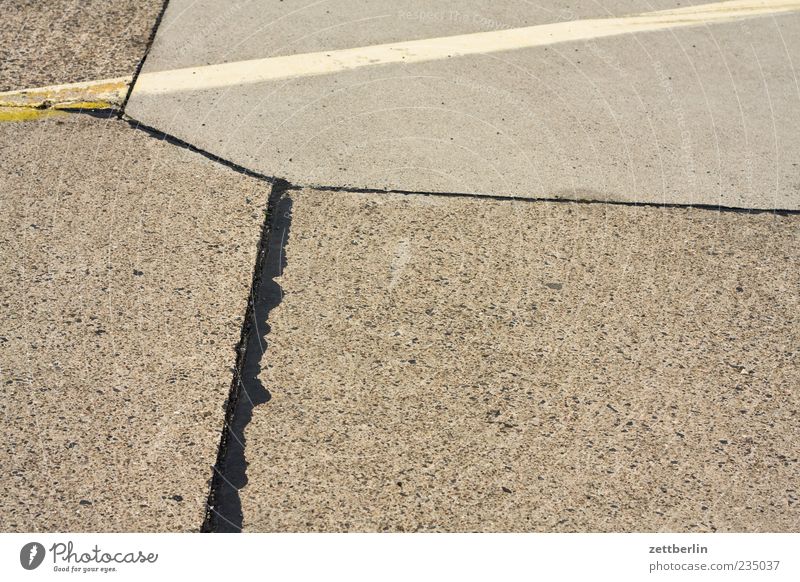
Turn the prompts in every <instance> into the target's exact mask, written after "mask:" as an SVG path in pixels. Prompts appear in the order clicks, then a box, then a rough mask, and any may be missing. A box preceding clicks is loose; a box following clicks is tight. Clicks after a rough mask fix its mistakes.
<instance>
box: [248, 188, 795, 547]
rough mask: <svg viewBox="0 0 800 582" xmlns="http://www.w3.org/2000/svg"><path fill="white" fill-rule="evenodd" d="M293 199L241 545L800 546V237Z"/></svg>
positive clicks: (584, 216) (427, 200)
mask: <svg viewBox="0 0 800 582" xmlns="http://www.w3.org/2000/svg"><path fill="white" fill-rule="evenodd" d="M291 196H292V198H293V200H294V209H293V218H292V224H291V230H290V235H289V239H288V243H287V246H286V250H285V256H286V268H285V270H284V272H283V276H282V277H280V278H279V279H278V282H279V284H280V285H281V287H282V289H283V292H284V294H285V295H284V297H283V301H282V303H281V304H280V305H278V306H277V307H276V308H275V309H274V310H273V311H272V313H271V315H270V316H269V324H270V326H271V328H270V333H269V334H268V335H267V341H268V348H267V352H266V355H265V356H264V358H263V360H262V362H261V365H262V369H263V370H264V371H263V372H262V373H261V376H260V378H261V380H262V382H263V383H264V385H265V387H266V388H267V389H268V390H269V391H270V393H271V397H272V399H271V400H270V401H269V402H267V403H266V404H263V405H260V406H257V407H256V408H255V410H254V413H253V420H252V422H251V423H250V425H249V426H248V428H247V430H246V437H247V451H246V455H247V461H248V462H249V467H248V473H247V475H248V479H249V482H248V484H247V486H246V487H245V488H244V489H242V491H241V497H242V507H243V513H244V525H245V529H246V530H251V531H256V530H258V531H308V530H325V531H340V530H363V531H374V530H392V531H395V530H405V531H430V530H445V531H462V530H468V531H505V530H511V531H687V532H696V531H798V530H800V500H798V483H800V464H799V463H798V456H800V453H799V451H798V450H799V449H800V422H799V421H800V415H799V414H798V410H799V409H800V388H799V387H800V365H799V364H798V359H797V346H798V335H800V328H799V327H798V321H797V317H798V313H800V300H799V299H798V293H797V290H798V289H799V288H800V269H799V268H798V267H800V265H798V262H799V261H798V253H797V249H798V243H800V217H798V216H796V215H791V216H779V215H773V214H769V213H763V214H748V213H730V212H724V213H719V212H714V211H708V210H698V209H677V208H654V207H628V206H612V205H602V204H575V203H543V202H539V203H526V202H503V201H494V200H475V199H463V198H444V197H434V196H430V197H425V196H400V195H381V196H378V195H367V194H348V193H343V192H314V191H308V190H305V191H299V192H292V193H291Z"/></svg>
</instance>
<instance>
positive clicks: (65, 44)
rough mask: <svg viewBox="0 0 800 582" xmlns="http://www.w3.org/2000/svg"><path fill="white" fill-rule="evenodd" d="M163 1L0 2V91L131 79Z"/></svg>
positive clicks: (59, 0)
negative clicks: (0, 65)
mask: <svg viewBox="0 0 800 582" xmlns="http://www.w3.org/2000/svg"><path fill="white" fill-rule="evenodd" d="M162 5H163V0H122V1H118V2H105V1H104V0H80V1H79V0H53V1H49V2H36V1H35V0H4V2H3V12H2V15H3V16H2V19H3V26H2V28H0V62H2V63H3V66H2V67H0V91H11V90H14V89H23V88H27V87H39V86H42V85H54V84H57V83H68V82H74V81H91V80H93V79H104V78H109V77H117V76H123V75H131V74H133V72H134V71H135V70H136V67H137V66H138V64H139V62H140V61H141V59H142V57H143V56H144V52H145V49H146V47H147V41H148V40H149V38H150V34H151V31H152V30H153V26H154V25H155V22H156V18H157V16H158V14H159V12H160V11H161V7H162Z"/></svg>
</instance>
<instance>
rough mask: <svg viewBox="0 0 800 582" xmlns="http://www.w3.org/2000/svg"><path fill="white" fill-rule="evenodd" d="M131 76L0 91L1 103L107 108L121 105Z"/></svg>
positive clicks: (40, 107)
mask: <svg viewBox="0 0 800 582" xmlns="http://www.w3.org/2000/svg"><path fill="white" fill-rule="evenodd" d="M131 80H132V79H131V77H118V78H116V79H101V80H99V81H86V82H82V83H70V84H67V85H51V86H49V87H37V88H34V89H21V90H18V91H8V92H5V93H0V107H5V108H12V107H22V108H35V109H50V108H53V109H78V108H83V109H108V108H112V107H117V106H120V105H122V102H123V100H124V99H125V95H126V93H127V92H128V87H129V86H130V84H131Z"/></svg>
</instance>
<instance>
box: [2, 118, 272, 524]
mask: <svg viewBox="0 0 800 582" xmlns="http://www.w3.org/2000/svg"><path fill="white" fill-rule="evenodd" d="M0 143H2V144H4V147H3V148H2V149H0V167H2V168H3V171H2V174H1V175H0V203H1V204H2V207H3V212H2V218H0V245H1V246H2V247H3V249H4V252H3V253H2V260H1V261H0V280H2V282H3V284H2V290H1V291H0V301H2V304H3V306H4V308H3V310H4V313H5V315H4V324H3V330H2V333H0V335H2V338H0V377H1V378H2V380H1V381H2V386H3V388H2V391H3V398H2V399H0V409H1V410H2V418H3V447H2V448H0V464H2V466H3V468H4V471H3V478H2V479H0V496H1V497H2V499H3V511H2V512H0V530H1V531H197V530H198V529H199V527H200V523H202V520H203V517H204V515H205V511H206V499H207V496H208V488H209V480H210V478H211V466H212V465H213V464H214V463H215V461H216V455H217V448H218V446H219V435H220V430H221V428H222V423H224V410H225V408H224V406H225V402H226V399H227V397H228V393H229V390H230V385H231V380H232V374H231V368H232V366H234V365H235V361H236V353H235V350H234V348H235V346H236V344H237V342H238V340H239V334H240V331H241V328H242V319H243V316H244V312H245V308H246V305H247V295H248V292H249V288H250V283H251V274H252V269H253V265H254V261H255V257H256V245H257V242H258V239H259V230H260V225H261V223H262V221H263V209H264V206H265V203H266V197H267V195H268V192H269V188H268V185H266V184H264V183H263V182H261V181H259V180H256V179H253V178H249V177H246V176H242V175H240V174H237V173H235V172H232V171H230V170H229V169H227V168H225V167H223V166H220V165H219V164H216V163H215V162H212V161H211V160H209V159H207V158H205V157H203V156H201V155H200V154H196V153H192V152H189V151H187V150H185V149H181V148H177V147H174V146H172V145H171V144H169V143H166V142H163V141H161V140H158V139H154V138H153V137H151V136H149V135H148V134H146V133H144V132H141V131H137V130H135V129H132V128H130V127H129V126H128V125H127V124H125V123H122V122H119V121H117V120H116V119H109V120H99V119H93V118H91V117H88V116H69V115H65V116H61V117H58V118H54V119H51V120H42V121H39V122H30V123H4V124H0ZM12 144H13V147H12Z"/></svg>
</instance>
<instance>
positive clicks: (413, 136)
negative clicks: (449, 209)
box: [127, 0, 800, 209]
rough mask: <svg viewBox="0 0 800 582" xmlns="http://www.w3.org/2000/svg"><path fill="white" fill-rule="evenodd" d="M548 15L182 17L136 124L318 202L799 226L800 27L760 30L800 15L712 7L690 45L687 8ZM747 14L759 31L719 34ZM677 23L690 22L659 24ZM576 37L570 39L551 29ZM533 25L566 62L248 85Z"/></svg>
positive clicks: (543, 11) (159, 53)
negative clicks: (718, 211) (432, 203)
mask: <svg viewBox="0 0 800 582" xmlns="http://www.w3.org/2000/svg"><path fill="white" fill-rule="evenodd" d="M539 4H540V7H539V8H538V9H536V8H531V7H530V5H529V3H527V2H515V1H513V0H508V1H506V2H499V3H493V4H492V6H491V7H486V6H485V3H478V2H468V3H466V4H464V5H463V6H461V7H460V8H459V9H458V10H450V9H447V8H444V7H438V8H431V7H430V6H428V5H427V4H425V3H421V2H417V1H413V0H406V1H404V2H399V3H398V2H376V3H370V7H369V8H367V9H362V7H361V5H360V4H358V5H356V4H350V3H345V4H344V5H343V7H340V8H337V9H336V10H331V9H330V6H328V5H327V4H326V3H322V4H316V5H313V6H308V7H300V6H299V4H298V3H293V2H283V3H276V4H271V5H269V6H267V7H264V6H261V5H258V6H256V5H255V4H244V5H236V7H235V9H234V8H231V9H229V10H226V11H222V12H221V13H220V12H219V11H218V10H217V8H216V5H215V4H214V3H213V2H206V3H196V2H188V0H186V1H183V0H176V1H173V2H171V3H170V5H169V8H168V10H167V12H166V15H165V26H164V27H163V28H162V29H161V30H160V31H159V34H158V35H157V37H156V41H155V44H154V46H153V51H152V53H151V55H150V58H148V60H147V63H146V65H145V67H144V73H145V76H144V77H143V78H142V80H141V82H140V84H139V86H138V87H135V88H134V91H133V94H132V99H131V102H130V104H129V106H128V109H127V114H128V115H130V116H131V117H133V118H134V119H137V120H139V121H141V122H143V123H145V124H147V125H150V126H154V127H158V128H159V129H161V130H163V131H166V132H168V133H171V134H173V135H176V136H178V137H180V138H181V139H184V140H186V141H188V142H190V143H193V144H195V145H198V146H199V147H202V148H204V149H206V150H208V151H211V152H213V153H215V154H216V155H220V156H222V157H224V158H227V159H230V160H233V161H235V162H237V163H240V164H242V165H245V166H247V167H250V168H254V169H257V170H258V171H260V172H262V173H264V174H266V175H270V176H277V177H280V178H285V179H288V180H289V181H291V182H295V183H298V184H304V185H323V186H339V187H353V188H367V189H394V190H405V191H423V192H460V193H473V194H490V195H497V196H517V197H535V198H545V199H547V198H573V199H592V200H603V201H606V200H612V201H619V200H621V201H635V202H650V203H679V204H699V205H709V206H729V207H737V208H760V209H776V208H777V209H800V180H798V166H797V159H800V142H798V140H797V135H800V125H799V124H800V88H798V84H797V74H796V71H795V66H796V63H797V62H800V35H797V34H794V31H796V30H798V29H800V15H799V14H798V13H797V12H796V11H794V12H775V13H767V14H766V15H760V16H759V15H756V16H753V9H754V7H756V6H758V7H763V6H768V7H769V6H774V7H775V10H779V9H784V8H785V6H784V5H787V6H789V9H791V10H796V9H798V8H800V5H797V6H794V4H792V3H784V2H772V3H761V2H750V3H748V2H729V3H711V4H708V6H711V8H709V9H708V12H707V13H704V12H700V15H699V16H697V14H695V13H692V14H694V17H697V18H698V21H697V24H696V25H694V26H690V27H682V23H683V19H685V18H687V16H686V14H687V12H683V11H688V10H695V11H696V9H693V8H692V7H686V6H680V4H681V3H678V2H661V3H658V4H657V5H655V6H653V5H650V4H649V3H648V5H647V6H645V5H644V3H640V2H616V3H612V4H610V5H607V6H606V5H604V8H603V9H602V10H601V9H600V8H598V7H597V6H594V5H591V6H592V7H586V8H572V9H567V8H565V7H564V6H563V4H562V3H560V2H544V3H539ZM731 6H733V7H740V9H741V11H742V14H743V16H742V17H741V18H738V19H736V20H734V21H730V22H728V21H719V20H713V19H714V18H717V19H718V18H719V17H720V16H722V17H728V16H729V13H730V11H731V10H732V9H733V8H731ZM782 7H784V8H782ZM666 8H671V9H675V10H677V11H678V12H676V13H675V15H673V14H672V13H666V15H664V13H659V12H658V10H659V9H662V10H663V9H666ZM642 12H646V13H647V15H648V16H646V17H645V20H653V19H656V18H662V19H664V20H665V22H666V25H667V26H668V27H667V28H665V29H663V30H655V31H651V32H640V31H639V29H638V28H636V26H633V25H631V23H630V22H629V21H627V20H622V21H620V22H619V23H617V24H615V26H616V27H617V28H619V30H621V31H622V32H621V34H619V35H617V36H611V37H603V38H592V37H591V34H588V36H586V38H583V39H582V40H580V41H573V42H560V38H561V37H560V36H559V35H560V34H567V33H569V34H573V32H570V31H573V30H580V29H581V28H580V27H582V26H583V27H587V26H588V27H589V28H590V29H591V30H594V29H595V28H596V27H597V26H598V25H597V24H591V23H596V20H592V19H597V18H603V17H605V18H609V17H617V16H626V15H633V17H634V18H633V20H634V21H635V20H636V18H637V15H640V14H641V13H642ZM659 14H661V16H658V15H659ZM638 18H641V17H640V16H639V17H638ZM706 21H708V23H705V22H706ZM558 22H562V23H565V26H566V29H563V30H562V29H560V28H559V29H558V30H557V31H554V32H551V29H550V28H547V27H548V26H551V25H553V23H558ZM615 22H616V21H615ZM587 23H590V24H587ZM530 26H540V27H545V28H544V30H545V32H542V34H543V35H544V37H545V40H546V39H549V38H552V43H553V44H550V45H549V46H547V45H545V46H536V47H532V48H519V49H517V50H503V51H502V52H493V51H494V50H495V49H494V48H493V47H492V43H493V42H494V41H492V40H491V39H490V40H487V41H486V42H485V44H486V47H485V50H484V48H481V49H480V50H477V49H474V47H473V49H474V50H477V53H476V54H471V55H469V56H460V57H458V56H455V57H454V58H446V57H448V56H450V55H447V54H444V53H443V54H441V55H439V56H438V57H437V58H436V59H435V60H429V61H426V62H403V61H400V62H396V63H394V64H391V63H390V64H378V65H374V66H363V67H359V68H353V69H348V70H340V71H333V72H331V73H329V74H313V75H306V74H305V73H304V69H303V66H304V65H303V63H302V62H295V61H291V62H290V61H286V65H285V67H286V74H285V76H284V77H282V78H276V79H274V80H272V81H264V82H259V83H252V82H250V81H248V80H247V78H248V76H251V75H252V76H258V74H259V72H258V70H259V67H262V66H264V67H266V66H269V62H268V61H269V60H270V59H272V60H275V61H278V62H280V59H281V58H285V57H287V56H290V55H295V56H300V55H310V54H316V52H319V51H323V52H322V53H320V54H321V57H324V56H325V55H326V54H328V53H326V52H325V51H330V54H329V56H330V57H331V58H333V59H334V61H335V60H336V59H339V58H340V57H339V56H337V55H338V54H339V53H337V52H336V51H342V49H356V48H357V47H366V48H364V49H363V51H366V52H364V57H363V58H364V59H365V62H366V63H367V64H368V65H369V60H370V59H372V58H373V57H372V56H370V55H372V54H373V53H372V52H369V51H370V50H373V49H369V47H371V46H373V47H374V46H375V45H380V44H381V43H391V42H398V41H409V40H415V39H426V38H430V39H432V40H430V41H429V42H434V40H433V39H436V40H435V42H441V43H444V44H443V46H444V47H445V48H446V43H447V39H448V38H455V37H453V35H459V34H467V33H476V32H486V33H490V34H502V33H503V32H504V31H507V30H509V29H518V28H519V27H530ZM626 26H629V27H630V28H629V29H627V28H626ZM592 27H595V28H592ZM288 30H291V32H287V31H288ZM536 30H539V29H531V30H530V31H529V32H526V33H525V34H524V35H523V40H524V38H527V37H531V36H535V35H536ZM234 31H236V32H234ZM567 36H568V34H567ZM491 38H494V37H491ZM230 39H234V40H233V41H231V40H230ZM452 42H453V43H454V44H453V50H454V51H456V47H457V44H456V41H452ZM464 42H465V43H467V44H469V42H471V41H464ZM475 42H478V41H475ZM481 42H483V41H481ZM548 42H549V41H548ZM422 44H423V46H424V42H423V43H422ZM481 46H483V45H481ZM398 50H399V49H398ZM356 52H357V51H356ZM373 52H374V50H373ZM257 58H261V59H267V62H264V63H257V62H256V61H250V60H249V59H257ZM341 58H345V57H341ZM353 58H355V57H353ZM238 62H241V63H242V65H241V67H239V68H238V69H236V72H235V73H233V74H232V75H231V77H230V82H229V83H227V84H225V85H224V86H219V87H216V88H205V89H203V88H198V89H195V88H193V83H195V82H196V83H198V84H201V81H200V77H201V76H202V75H203V74H204V70H203V67H204V66H208V65H218V64H225V63H227V64H228V65H229V66H232V65H233V64H235V63H238ZM375 62H379V60H376V61H375ZM276 66H278V64H277V63H276ZM280 66H283V65H280ZM185 67H190V69H189V70H186V71H184V73H185V74H183V76H182V77H181V78H182V79H185V82H184V81H181V82H180V83H176V84H175V85H174V86H172V88H171V90H169V91H168V92H166V91H163V90H162V89H159V91H161V92H159V93H158V94H152V92H151V91H152V89H151V87H150V85H148V83H147V81H146V79H145V77H146V76H147V75H148V74H158V73H159V72H164V73H165V76H166V77H169V75H170V73H169V72H170V71H174V70H176V69H181V68H185ZM192 67H194V69H191V68H192ZM193 79H194V81H193Z"/></svg>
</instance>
